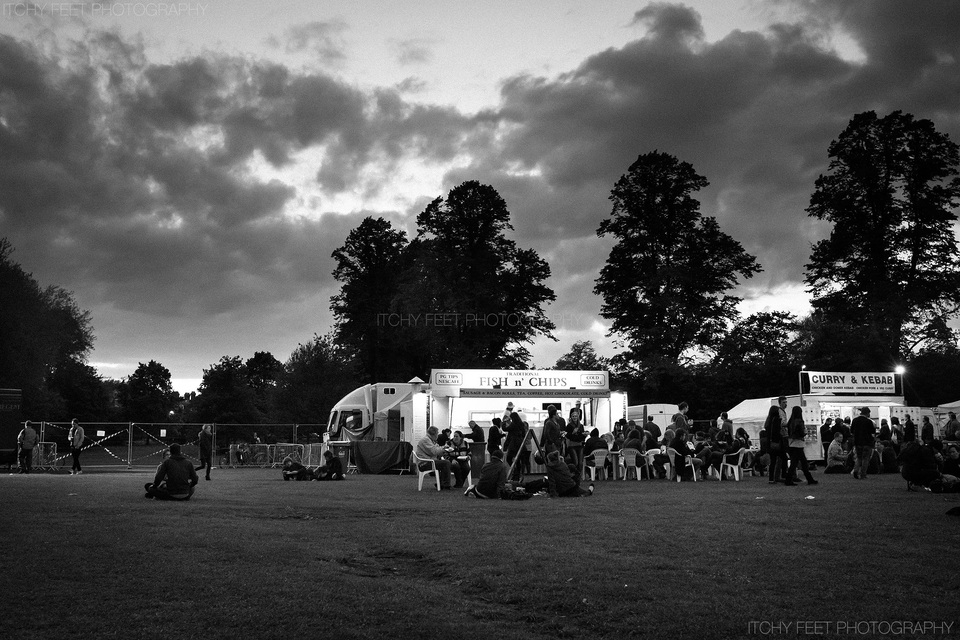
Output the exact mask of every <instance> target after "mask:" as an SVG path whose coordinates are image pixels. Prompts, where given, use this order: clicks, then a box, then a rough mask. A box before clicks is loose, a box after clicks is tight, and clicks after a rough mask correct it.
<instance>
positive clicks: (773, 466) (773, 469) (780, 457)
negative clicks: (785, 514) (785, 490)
mask: <svg viewBox="0 0 960 640" xmlns="http://www.w3.org/2000/svg"><path fill="white" fill-rule="evenodd" d="M780 427H781V423H780V410H779V409H778V407H773V406H771V407H770V410H769V411H767V418H766V420H765V421H764V423H763V430H764V432H766V434H767V450H768V451H769V453H770V472H769V482H770V484H774V483H776V482H779V477H778V476H779V475H783V477H784V478H786V479H789V476H788V475H787V451H786V448H787V444H788V443H787V442H785V441H784V439H783V435H782V432H781V430H780Z"/></svg>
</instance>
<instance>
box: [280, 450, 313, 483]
mask: <svg viewBox="0 0 960 640" xmlns="http://www.w3.org/2000/svg"><path fill="white" fill-rule="evenodd" d="M280 473H281V474H282V475H283V479H284V481H286V480H297V481H300V480H309V478H308V477H307V474H308V472H307V468H306V467H305V466H303V465H302V464H300V463H299V462H295V461H294V459H293V458H291V457H290V456H287V457H286V458H284V459H283V468H282V469H281V470H280Z"/></svg>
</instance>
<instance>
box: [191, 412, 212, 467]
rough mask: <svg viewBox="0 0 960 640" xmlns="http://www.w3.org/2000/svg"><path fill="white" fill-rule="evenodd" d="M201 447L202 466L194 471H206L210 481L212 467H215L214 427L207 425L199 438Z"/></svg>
mask: <svg viewBox="0 0 960 640" xmlns="http://www.w3.org/2000/svg"><path fill="white" fill-rule="evenodd" d="M197 440H198V443H199V445H200V466H199V467H197V468H196V469H194V470H195V471H200V470H201V469H206V470H207V473H206V478H207V480H209V479H210V467H211V466H213V425H209V424H205V425H203V429H201V431H200V435H199V436H198V438H197Z"/></svg>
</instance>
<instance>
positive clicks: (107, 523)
mask: <svg viewBox="0 0 960 640" xmlns="http://www.w3.org/2000/svg"><path fill="white" fill-rule="evenodd" d="M151 476H152V471H148V470H147V469H143V470H141V471H121V472H101V473H98V472H97V470H96V469H90V468H89V467H88V469H87V471H86V472H85V474H84V475H82V476H76V477H73V476H69V475H65V474H63V473H60V474H44V473H35V474H31V475H29V476H23V475H7V474H3V475H0V507H2V518H0V534H2V535H0V545H2V548H0V558H2V561H0V562H2V566H3V572H2V575H3V576H4V578H3V582H4V596H3V601H2V602H3V604H2V610H3V614H2V615H0V638H10V639H14V638H38V637H51V638H178V639H183V638H336V639H348V638H447V639H458V640H459V639H460V638H498V639H510V638H526V639H535V638H544V639H546V638H587V637H598V638H607V637H609V638H620V637H638V638H642V637H651V638H695V639H703V638H746V637H768V636H770V635H779V636H780V637H794V638H796V637H813V636H812V635H807V634H805V633H802V632H801V633H799V634H798V633H797V628H796V626H790V627H781V629H786V630H787V632H786V633H776V632H774V633H770V632H768V633H760V631H759V629H760V627H757V626H751V624H750V623H751V621H753V622H759V621H767V622H775V623H781V624H785V623H787V622H791V623H793V622H795V621H797V620H801V621H827V622H833V623H835V622H837V621H844V622H846V623H855V622H858V621H904V620H905V621H935V622H938V623H946V624H949V623H953V626H952V634H951V635H952V636H953V637H960V623H958V621H957V619H958V617H960V616H958V613H960V604H958V603H960V559H958V542H960V518H955V517H951V516H947V515H945V512H946V511H947V510H948V509H949V508H951V507H953V506H957V505H960V495H956V494H953V495H934V494H929V493H922V494H918V493H908V492H907V491H905V483H904V482H903V481H902V480H901V479H900V478H899V476H877V477H873V478H870V479H868V480H866V481H860V482H858V481H855V480H853V479H852V478H850V477H846V476H845V477H836V476H826V477H824V476H823V475H822V474H819V473H817V474H816V476H817V478H818V479H820V481H821V482H820V484H819V485H818V486H816V487H807V486H803V485H801V486H798V487H794V488H790V487H783V486H780V485H777V486H775V487H771V486H770V485H768V484H767V482H766V481H765V479H762V478H750V477H747V478H745V479H744V481H743V482H740V483H734V482H723V483H718V482H700V483H695V484H694V483H680V484H677V483H673V482H666V481H653V482H647V481H643V482H640V483H638V482H635V481H633V480H631V481H628V482H621V481H606V482H599V483H598V488H597V492H596V495H595V496H594V497H592V498H588V499H581V500H575V499H553V500H551V499H547V498H539V497H538V498H533V499H531V500H528V501H525V502H502V501H477V500H473V499H468V498H464V497H463V495H462V494H461V492H459V491H449V492H442V493H437V492H436V491H435V490H433V491H427V490H426V488H425V490H424V491H423V492H422V493H420V492H417V489H416V479H415V478H414V477H410V476H405V477H397V476H350V477H349V478H348V480H347V481H345V482H340V483H319V482H310V483H306V482H304V483H296V482H282V481H281V480H280V478H279V472H278V471H276V470H259V469H238V470H230V469H225V470H219V469H217V470H214V474H213V478H214V479H213V481H211V482H204V481H202V480H201V484H200V486H199V488H198V492H197V494H196V495H195V496H194V499H193V500H191V501H190V502H188V503H169V502H154V501H152V500H145V499H144V498H143V491H142V487H143V483H144V482H147V481H148V480H149V479H150V478H151ZM806 496H813V497H814V499H812V500H809V499H806ZM763 628H764V629H765V630H767V629H768V627H763ZM811 629H812V628H811ZM819 629H820V631H823V630H828V631H833V632H834V633H831V634H827V636H828V637H830V636H837V635H840V636H842V637H857V638H865V637H871V634H863V633H853V632H852V631H851V632H848V633H845V634H836V633H835V631H836V629H837V627H836V626H835V625H833V626H829V627H826V628H824V627H822V626H821V627H819ZM941 629H943V627H941ZM817 637H824V636H823V635H818V636H817ZM879 637H886V638H890V637H914V636H912V635H910V636H907V635H903V634H901V635H890V634H885V635H880V636H879ZM927 637H948V636H944V635H943V634H942V633H940V634H937V635H936V636H933V635H931V636H927Z"/></svg>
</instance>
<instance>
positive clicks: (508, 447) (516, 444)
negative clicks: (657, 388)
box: [503, 411, 526, 480]
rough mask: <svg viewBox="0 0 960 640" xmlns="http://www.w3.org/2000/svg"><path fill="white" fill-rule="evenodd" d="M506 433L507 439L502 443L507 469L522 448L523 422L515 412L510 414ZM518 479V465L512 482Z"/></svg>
mask: <svg viewBox="0 0 960 640" xmlns="http://www.w3.org/2000/svg"><path fill="white" fill-rule="evenodd" d="M506 431H507V439H506V441H505V442H504V443H503V449H504V451H505V453H506V457H507V466H508V467H509V466H510V465H512V464H513V461H514V460H515V459H516V457H517V455H518V454H519V453H520V447H521V446H523V434H524V433H526V431H525V430H524V428H523V420H521V419H520V414H519V413H517V412H516V411H514V412H513V413H511V414H510V421H509V424H508V425H506ZM519 477H520V465H519V464H517V465H516V466H515V467H514V470H513V478H512V480H516V479H518V478H519Z"/></svg>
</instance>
